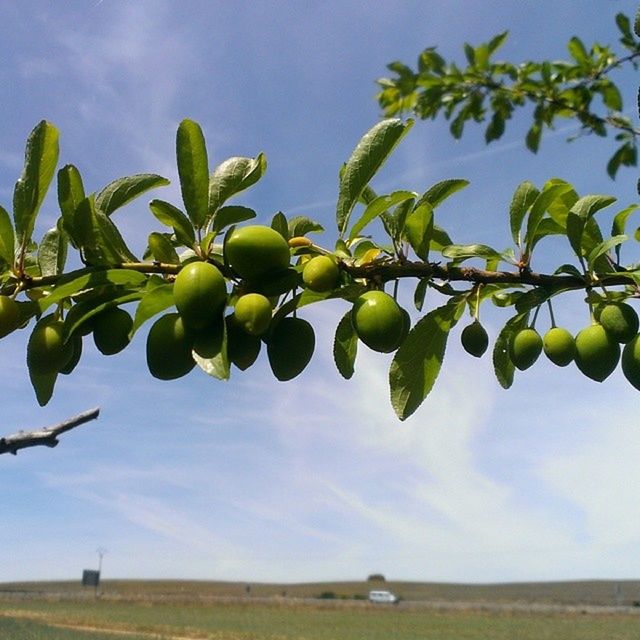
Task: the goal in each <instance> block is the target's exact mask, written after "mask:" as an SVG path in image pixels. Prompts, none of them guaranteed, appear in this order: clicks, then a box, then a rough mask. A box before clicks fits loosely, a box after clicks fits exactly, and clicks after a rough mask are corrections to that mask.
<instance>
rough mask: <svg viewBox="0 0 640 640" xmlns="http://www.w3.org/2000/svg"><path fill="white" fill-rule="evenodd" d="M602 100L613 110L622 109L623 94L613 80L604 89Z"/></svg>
mask: <svg viewBox="0 0 640 640" xmlns="http://www.w3.org/2000/svg"><path fill="white" fill-rule="evenodd" d="M602 101H603V102H604V104H605V106H606V107H608V108H609V109H611V110H612V111H622V94H621V93H620V89H618V87H617V86H616V85H615V84H613V82H610V83H608V84H607V85H606V86H605V87H604V88H603V89H602Z"/></svg>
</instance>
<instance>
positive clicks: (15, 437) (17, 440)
mask: <svg viewBox="0 0 640 640" xmlns="http://www.w3.org/2000/svg"><path fill="white" fill-rule="evenodd" d="M99 413H100V407H96V408H95V409H91V410H89V411H85V412H84V413H79V414H78V415H77V416H73V417H72V418H69V419H68V420H65V421H64V422H60V423H58V424H54V425H53V426H51V427H45V428H44V429H39V430H37V431H18V433H14V434H12V435H10V436H6V437H5V438H0V454H2V453H12V454H13V455H14V456H15V455H16V454H17V453H18V449H25V448H26V447H36V446H38V445H43V446H45V447H55V446H56V445H57V444H58V436H59V435H60V434H61V433H64V432H65V431H70V430H71V429H74V428H75V427H78V426H79V425H81V424H84V423H85V422H89V420H95V419H96V418H97V417H98V414H99Z"/></svg>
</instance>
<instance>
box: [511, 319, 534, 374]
mask: <svg viewBox="0 0 640 640" xmlns="http://www.w3.org/2000/svg"><path fill="white" fill-rule="evenodd" d="M540 353H542V338H541V337H540V334H539V333H538V332H537V331H536V330H535V329H533V328H531V327H528V328H526V329H521V330H520V331H517V332H516V333H515V334H514V335H513V336H512V337H511V342H510V343H509V357H510V358H511V362H513V364H514V366H515V367H516V368H517V369H520V371H524V370H525V369H528V368H529V367H530V366H531V365H532V364H533V363H534V362H535V361H536V360H537V359H538V357H539V356H540Z"/></svg>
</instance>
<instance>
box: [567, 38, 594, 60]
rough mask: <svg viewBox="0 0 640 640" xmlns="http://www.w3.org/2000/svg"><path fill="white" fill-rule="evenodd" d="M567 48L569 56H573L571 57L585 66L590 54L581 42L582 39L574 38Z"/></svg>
mask: <svg viewBox="0 0 640 640" xmlns="http://www.w3.org/2000/svg"><path fill="white" fill-rule="evenodd" d="M567 48H568V49H569V54H570V55H571V57H572V58H573V59H574V60H575V61H576V62H577V63H578V64H579V65H583V64H585V63H586V62H587V60H588V59H589V54H588V53H587V50H586V49H585V46H584V44H583V42H582V40H580V38H578V37H577V36H573V38H571V40H569V44H568V45H567Z"/></svg>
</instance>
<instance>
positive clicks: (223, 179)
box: [209, 153, 267, 216]
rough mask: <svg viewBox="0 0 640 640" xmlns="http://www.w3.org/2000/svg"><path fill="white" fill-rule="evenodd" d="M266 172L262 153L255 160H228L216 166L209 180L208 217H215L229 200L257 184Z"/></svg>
mask: <svg viewBox="0 0 640 640" xmlns="http://www.w3.org/2000/svg"><path fill="white" fill-rule="evenodd" d="M266 170H267V159H266V157H265V155H264V154H263V153H259V154H258V155H257V156H256V157H255V158H241V157H233V158H229V159H227V160H225V161H224V162H223V163H221V164H220V165H218V166H217V167H216V168H215V169H214V171H213V173H212V174H211V178H210V180H209V216H213V215H215V212H216V211H217V210H218V209H219V208H220V207H221V206H222V205H223V204H224V203H225V202H226V201H227V200H228V199H229V198H231V197H232V196H234V195H236V194H237V193H240V192H241V191H244V190H245V189H248V188H249V187H250V186H251V185H253V184H255V183H256V182H258V180H260V178H262V176H263V175H264V173H265V171H266Z"/></svg>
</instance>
